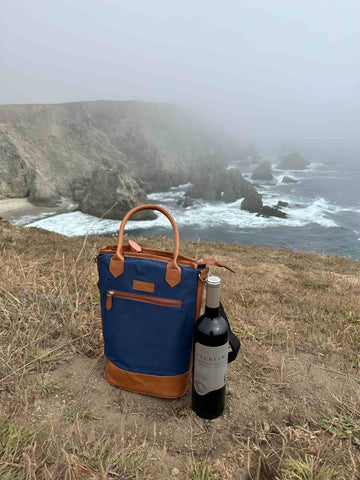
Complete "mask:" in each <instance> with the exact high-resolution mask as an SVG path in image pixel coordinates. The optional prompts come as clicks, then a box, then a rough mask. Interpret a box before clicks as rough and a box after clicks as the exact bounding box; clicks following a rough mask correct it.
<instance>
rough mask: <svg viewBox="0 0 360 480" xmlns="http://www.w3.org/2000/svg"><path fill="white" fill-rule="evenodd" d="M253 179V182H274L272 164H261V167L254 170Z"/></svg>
mask: <svg viewBox="0 0 360 480" xmlns="http://www.w3.org/2000/svg"><path fill="white" fill-rule="evenodd" d="M251 178H252V179H253V180H272V179H273V175H272V173H271V164H270V162H262V163H260V165H259V166H258V167H257V168H256V169H255V170H254V173H253V174H252V177H251Z"/></svg>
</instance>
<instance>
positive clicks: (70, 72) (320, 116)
mask: <svg viewBox="0 0 360 480" xmlns="http://www.w3.org/2000/svg"><path fill="white" fill-rule="evenodd" d="M0 12H1V13H0V22H1V23H0V48H1V50H0V103H39V102H40V103H43V102H67V101H79V100H96V99H114V100H123V99H140V100H152V101H165V102H175V103H180V104H182V105H188V106H191V107H193V108H195V109H198V110H200V111H203V112H205V113H207V114H209V115H210V116H211V117H212V118H215V119H216V120H217V121H218V123H219V124H220V125H222V126H223V127H224V128H225V129H226V130H227V131H229V132H230V133H232V134H233V135H234V136H236V137H237V138H238V139H239V140H242V141H247V140H253V141H254V142H255V143H256V144H257V145H259V146H260V148H263V149H264V150H268V151H269V152H270V151H277V150H279V151H280V150H281V149H283V150H284V149H287V148H294V147H298V148H300V149H301V148H302V149H303V150H305V151H309V152H310V151H312V150H314V149H318V150H319V151H321V150H323V151H331V150H333V149H335V148H336V149H340V150H341V149H342V148H344V149H348V150H351V151H354V152H357V154H359V158H360V152H359V150H360V128H359V127H360V0H352V1H350V0H278V1H277V0H238V1H236V0H223V1H219V0H218V1H215V0H192V1H189V0H181V1H177V2H175V1H171V0H130V1H129V0H127V1H123V0H101V1H100V0H11V1H5V0H2V2H1V10H0ZM357 149H359V150H357Z"/></svg>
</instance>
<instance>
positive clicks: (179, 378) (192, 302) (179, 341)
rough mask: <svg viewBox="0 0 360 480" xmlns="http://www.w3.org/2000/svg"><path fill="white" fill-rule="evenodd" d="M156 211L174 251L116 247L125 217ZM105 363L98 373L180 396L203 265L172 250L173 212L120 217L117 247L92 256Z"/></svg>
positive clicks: (149, 391) (157, 392) (139, 388)
mask: <svg viewBox="0 0 360 480" xmlns="http://www.w3.org/2000/svg"><path fill="white" fill-rule="evenodd" d="M146 209H151V210H157V211H159V212H161V213H163V214H164V215H165V216H166V217H167V218H168V219H169V220H170V222H171V224H172V227H173V231H174V251H173V252H166V251H162V250H155V249H149V248H141V247H139V246H138V245H137V244H136V243H135V242H132V241H129V244H127V245H123V236H124V229H125V225H126V222H127V221H128V219H129V218H130V217H131V216H132V215H133V214H134V213H136V212H138V211H140V210H146ZM97 263H98V271H99V286H100V297H101V313H102V325H103V334H104V346H105V357H106V359H107V365H106V369H105V378H106V379H107V380H108V381H109V382H110V383H112V384H113V385H116V386H118V387H122V388H125V389H127V390H132V391H136V392H140V393H147V394H150V395H156V396H159V397H165V398H177V397H180V396H181V395H183V394H184V393H185V392H186V390H187V388H188V383H189V375H190V369H191V363H192V341H193V331H194V321H195V319H196V318H197V317H198V316H199V315H200V309H201V300H202V295H203V289H204V280H205V278H206V276H207V273H208V268H207V267H206V265H205V263H204V262H198V261H197V260H195V259H193V258H190V257H185V256H182V255H179V232H178V228H177V226H176V223H175V221H174V219H173V218H172V216H171V215H170V214H169V213H168V212H167V211H166V210H165V209H163V208H162V207H160V206H157V205H141V206H139V207H136V208H133V209H132V210H130V211H129V212H128V213H127V215H126V216H125V217H124V218H123V220H122V222H121V226H120V230H119V238H118V244H117V245H108V246H106V247H104V248H102V249H101V250H100V252H99V255H98V256H97Z"/></svg>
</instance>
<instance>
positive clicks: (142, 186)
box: [0, 101, 245, 218]
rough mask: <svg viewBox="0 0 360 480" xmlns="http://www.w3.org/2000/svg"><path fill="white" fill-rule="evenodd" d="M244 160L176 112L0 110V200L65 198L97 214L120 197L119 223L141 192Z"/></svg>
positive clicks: (140, 108) (228, 142) (200, 123)
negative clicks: (108, 190) (103, 193)
mask: <svg viewBox="0 0 360 480" xmlns="http://www.w3.org/2000/svg"><path fill="white" fill-rule="evenodd" d="M244 155H245V152H244V150H243V149H242V148H241V147H240V146H239V145H238V144H237V143H236V142H235V141H234V140H233V139H232V138H231V137H230V136H228V135H226V134H225V133H224V132H221V131H219V130H218V129H217V128H215V127H214V126H213V125H211V124H210V123H209V122H207V121H206V120H204V119H202V118H200V117H198V116H197V115H195V114H193V113H191V112H189V111H187V110H186V109H184V108H182V107H179V106H176V105H170V104H155V103H146V102H133V101H129V102H112V101H97V102H79V103H67V104H51V105H2V106H0V198H7V197H16V196H20V197H25V196H27V197H28V198H29V200H30V201H31V202H33V203H35V204H44V205H56V204H57V202H59V200H60V199H61V198H64V197H65V198H70V199H74V200H77V201H78V202H79V204H80V208H81V209H82V211H84V212H85V213H93V214H96V215H99V213H100V212H104V211H105V210H107V208H109V207H110V206H111V204H113V203H114V201H115V202H116V201H118V196H120V197H121V202H120V206H119V205H118V208H117V209H116V208H115V210H113V211H112V212H110V214H109V215H108V216H110V217H111V216H113V217H114V216H115V218H121V216H122V214H123V211H124V210H125V211H126V210H128V208H131V207H132V206H134V205H136V204H138V203H140V202H143V201H144V200H146V193H147V192H151V191H155V190H161V189H166V188H168V187H170V186H172V185H176V184H179V183H184V182H188V181H191V179H192V177H193V176H194V175H196V174H197V173H198V172H199V171H202V170H206V168H207V163H208V162H210V163H211V168H212V169H215V170H217V169H221V168H223V167H224V165H226V164H227V163H229V162H232V161H235V160H240V159H241V158H242V156H244ZM98 172H106V175H105V176H104V175H99V174H98ZM103 178H105V179H106V181H104V189H103V190H104V191H105V190H106V189H108V188H109V187H110V186H111V188H114V190H115V194H113V192H110V193H111V195H109V198H108V204H106V202H105V204H104V197H105V200H106V198H107V195H99V192H100V191H101V189H102V187H101V184H102V182H103ZM94 183H96V185H94ZM116 191H117V193H118V196H117V195H116ZM126 198H128V202H126V200H125V199H126ZM97 199H99V201H98V202H97ZM115 211H116V212H115Z"/></svg>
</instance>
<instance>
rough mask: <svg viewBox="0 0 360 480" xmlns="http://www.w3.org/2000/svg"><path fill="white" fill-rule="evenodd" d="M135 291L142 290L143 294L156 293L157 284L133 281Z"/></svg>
mask: <svg viewBox="0 0 360 480" xmlns="http://www.w3.org/2000/svg"><path fill="white" fill-rule="evenodd" d="M132 288H133V290H140V291H141V292H149V293H154V291H155V283H150V282H141V281H140V280H133V284H132Z"/></svg>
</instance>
